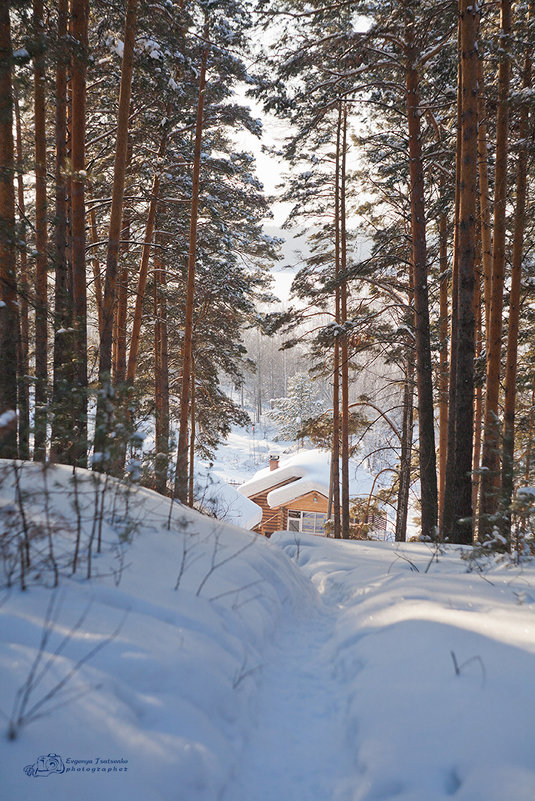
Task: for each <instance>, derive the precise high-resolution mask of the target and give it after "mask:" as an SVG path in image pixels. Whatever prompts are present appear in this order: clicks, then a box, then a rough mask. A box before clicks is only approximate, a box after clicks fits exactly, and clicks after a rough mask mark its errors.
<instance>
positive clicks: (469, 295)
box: [451, 0, 479, 543]
mask: <svg viewBox="0 0 535 801" xmlns="http://www.w3.org/2000/svg"><path fill="white" fill-rule="evenodd" d="M459 14H460V26H461V58H462V68H461V76H462V80H461V86H460V87H459V91H458V104H459V105H460V106H461V108H462V116H461V132H462V145H461V174H460V193H459V236H458V245H459V254H458V257H457V259H458V265H459V281H458V293H459V294H458V297H457V315H458V340H457V372H456V382H457V387H456V392H455V408H454V409H453V410H451V411H452V412H453V414H454V415H455V476H456V482H455V515H454V521H453V529H452V536H451V539H452V540H453V541H454V542H458V543H471V542H472V539H473V534H472V524H473V521H472V446H473V430H474V344H475V341H474V306H473V302H474V281H475V264H476V202H477V156H478V151H477V91H478V89H477V62H478V57H477V38H478V30H479V12H478V11H476V6H474V5H470V3H469V0H460V2H459Z"/></svg>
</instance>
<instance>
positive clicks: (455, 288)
mask: <svg viewBox="0 0 535 801" xmlns="http://www.w3.org/2000/svg"><path fill="white" fill-rule="evenodd" d="M461 67H462V58H461V23H460V20H459V23H458V27H457V88H458V89H457V91H458V98H457V101H458V102H457V137H456V139H457V141H456V147H455V210H454V223H455V228H454V232H453V259H452V273H451V324H450V351H449V352H450V359H449V381H448V438H447V452H446V475H445V481H444V494H443V498H442V506H441V510H440V519H441V524H440V533H441V538H442V539H448V538H449V537H450V536H451V534H452V530H453V527H454V524H455V484H456V481H457V477H456V475H455V429H456V420H455V414H454V409H455V394H456V392H457V350H458V349H457V340H458V336H459V331H458V329H459V325H458V297H459V234H460V232H459V205H460V194H461V187H460V177H461V148H462V103H460V102H459V96H460V98H461V100H462V93H461V92H460V87H461V82H462V68H461Z"/></svg>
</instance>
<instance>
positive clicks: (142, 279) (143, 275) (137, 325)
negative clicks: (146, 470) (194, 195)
mask: <svg viewBox="0 0 535 801" xmlns="http://www.w3.org/2000/svg"><path fill="white" fill-rule="evenodd" d="M166 147H167V136H166V135H164V136H163V137H162V140H161V142H160V147H159V149H158V159H161V158H163V156H164V154H165V150H166ZM159 194H160V174H159V173H158V172H155V173H154V175H153V178H152V187H151V193H150V202H149V212H148V215H147V223H146V226H145V239H144V240H143V249H142V251H141V264H140V265H139V277H138V282H137V290H136V305H135V309H134V321H133V323H132V337H131V339H130V351H129V353H128V369H127V374H126V376H127V380H128V381H130V382H133V381H134V378H135V375H136V368H137V357H138V352H139V340H140V337H141V319H142V315H143V300H144V297H145V288H146V285H147V273H148V268H149V257H150V251H151V245H152V238H153V235H154V223H155V220H156V209H157V208H158V196H159Z"/></svg>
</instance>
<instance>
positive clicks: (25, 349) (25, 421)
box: [13, 86, 30, 459]
mask: <svg viewBox="0 0 535 801" xmlns="http://www.w3.org/2000/svg"><path fill="white" fill-rule="evenodd" d="M13 108H14V111H15V130H16V157H17V203H18V207H19V227H20V230H19V232H18V237H19V240H20V248H19V273H18V280H17V283H18V287H17V290H18V301H19V342H18V355H17V362H18V390H17V399H18V409H19V449H18V452H19V458H20V459H29V458H30V388H29V385H28V374H29V372H30V368H29V345H30V328H29V314H28V296H29V280H28V256H27V252H26V247H27V237H26V203H25V199H24V162H23V158H22V126H21V120H20V107H19V102H18V96H17V91H16V89H15V87H14V86H13Z"/></svg>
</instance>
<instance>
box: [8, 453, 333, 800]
mask: <svg viewBox="0 0 535 801" xmlns="http://www.w3.org/2000/svg"><path fill="white" fill-rule="evenodd" d="M46 481H47V486H48V488H49V490H50V493H51V496H50V498H49V510H48V514H49V518H50V519H51V522H52V521H57V523H58V525H57V529H58V530H57V532H56V537H57V539H58V545H57V548H56V558H57V560H58V562H59V564H60V568H61V573H62V575H61V577H60V583H59V589H58V591H56V592H55V593H54V592H53V591H52V590H51V589H49V588H48V587H47V586H43V582H44V583H45V584H46V585H49V586H50V585H51V583H52V573H51V571H50V569H45V567H46V566H45V562H46V555H47V541H46V538H45V540H43V541H41V540H38V541H37V542H36V543H35V545H34V549H33V550H34V554H33V556H34V558H35V560H36V562H37V561H39V559H40V573H41V577H40V578H37V577H34V579H33V581H31V582H29V586H28V589H27V590H26V591H25V592H20V590H19V589H18V588H17V587H12V588H11V589H10V590H7V589H5V588H4V589H3V591H2V593H1V596H0V598H1V606H0V616H1V618H0V619H1V626H0V631H1V635H0V638H1V646H0V671H1V675H2V681H1V683H0V688H1V689H0V709H2V711H3V713H4V715H7V716H8V717H9V716H10V715H11V712H12V708H13V703H14V699H15V698H16V693H17V690H18V689H19V688H20V687H21V686H22V685H23V683H24V680H25V679H26V677H27V676H28V675H29V673H30V671H31V665H32V662H33V660H34V659H35V657H36V654H37V653H38V650H39V644H40V642H41V640H42V634H43V630H44V629H43V627H44V626H45V625H46V624H45V619H46V616H47V608H49V609H50V606H49V605H50V603H51V599H54V600H53V603H54V607H53V609H52V613H51V616H50V617H51V619H50V621H49V629H50V637H49V641H48V642H46V643H45V645H44V649H43V651H44V653H43V659H42V661H41V664H40V666H39V667H38V670H37V677H38V680H37V681H36V682H35V688H34V690H33V691H32V692H31V694H30V699H29V703H28V704H27V711H29V710H31V708H32V707H33V706H34V705H35V704H36V703H37V704H38V703H39V702H40V701H41V700H42V699H43V698H44V697H46V695H47V694H48V693H49V692H51V691H53V689H54V687H57V686H58V684H59V683H60V682H61V681H62V679H63V678H64V677H65V676H69V675H70V679H69V681H68V683H67V684H66V685H65V687H64V688H59V690H58V691H57V692H56V693H55V694H53V695H52V697H51V699H50V701H49V702H47V703H45V704H44V706H43V707H42V708H39V707H38V708H37V710H36V713H39V712H46V714H44V715H43V716H42V717H38V718H37V719H36V720H34V721H32V722H29V723H28V725H26V726H24V725H23V726H22V727H21V728H20V731H19V732H18V736H17V739H16V740H14V741H12V742H8V741H7V740H5V739H4V740H3V741H2V743H1V746H0V776H2V785H1V788H2V789H1V791H0V797H1V798H2V799H3V800H4V799H5V800H6V801H15V799H17V801H18V799H21V798H24V799H34V798H35V799H40V800H42V799H55V801H63V799H65V800H66V799H69V800H71V799H85V798H88V799H89V798H97V797H98V798H102V799H113V801H119V800H122V799H127V798H128V799H139V800H140V801H160V799H162V800H164V799H165V801H171V799H176V798H180V799H192V801H193V800H194V799H195V800H197V799H199V801H200V799H203V800H204V799H206V801H208V799H210V801H211V800H212V799H215V798H217V797H218V794H219V791H220V789H221V788H222V786H223V785H224V784H225V781H226V779H227V777H228V775H229V774H230V772H231V770H232V769H233V767H234V762H235V760H236V758H237V755H238V754H239V751H240V748H241V745H242V743H243V741H244V738H245V737H246V736H247V735H248V729H249V717H250V713H251V708H252V704H253V701H254V697H255V690H256V685H257V682H258V681H259V673H260V672H261V668H262V665H263V660H264V656H263V654H264V649H265V645H266V642H268V641H269V639H270V638H271V637H272V636H273V633H274V631H275V628H276V626H277V621H278V620H279V619H280V618H281V616H282V615H283V614H291V612H292V609H293V608H294V607H295V606H296V605H299V604H302V603H304V602H306V603H307V604H312V606H314V605H315V603H316V602H317V601H316V600H315V598H316V593H315V591H314V590H313V588H312V587H311V586H310V585H309V583H308V582H307V581H306V579H305V578H304V577H301V576H300V574H299V572H298V571H297V569H296V567H295V566H294V565H293V563H292V562H291V560H289V559H288V558H287V557H286V556H285V555H284V554H283V553H282V552H280V551H278V550H277V549H273V548H270V547H269V545H268V543H267V541H265V540H264V539H263V538H260V537H258V536H256V535H253V534H250V533H247V532H244V531H241V530H239V529H234V528H231V527H229V526H225V525H223V524H221V523H219V522H218V521H215V520H213V519H210V518H205V517H202V516H201V515H199V514H197V513H195V512H191V511H190V510H187V509H184V508H181V507H180V506H178V505H177V504H175V506H174V511H173V522H172V524H171V530H170V531H168V530H167V518H168V511H169V509H168V506H169V504H168V501H166V500H165V499H163V498H161V497H160V496H158V495H156V494H155V493H152V492H150V491H148V490H136V491H133V492H130V493H129V494H128V495H126V494H123V495H121V494H117V492H116V490H117V488H118V487H119V485H118V484H116V482H113V481H111V482H109V484H108V488H107V492H106V496H105V499H104V500H105V509H104V515H103V517H104V523H103V533H102V540H103V552H102V553H101V554H100V555H96V554H95V555H94V557H93V578H92V579H91V580H90V581H88V580H87V579H86V578H85V574H86V567H87V558H86V555H87V545H88V540H89V538H90V536H91V531H92V526H93V519H92V510H94V508H95V497H96V492H97V489H98V484H97V483H96V482H95V479H94V476H92V475H91V474H90V473H87V472H86V471H78V495H79V499H80V503H81V505H82V507H83V512H82V526H83V536H82V543H83V547H82V549H81V554H82V559H81V565H80V568H79V570H78V571H77V573H76V574H75V575H74V576H73V577H71V576H70V575H69V574H70V572H71V569H70V563H69V560H70V556H71V554H72V543H73V536H74V533H75V531H76V519H75V517H74V515H73V511H72V501H73V495H72V479H71V472H70V470H69V469H68V468H62V467H54V468H50V469H49V470H48V471H47V472H46ZM13 483H14V480H13V476H12V473H11V471H8V472H7V474H5V475H4V476H3V483H2V488H1V497H2V501H3V513H4V514H3V518H4V520H9V523H10V525H11V527H12V530H14V529H15V525H16V521H15V519H14V518H13V517H9V518H8V517H7V514H8V511H9V510H10V509H11V510H12V509H13V507H12V506H8V502H9V500H10V498H11V499H13V498H14V497H15V496H14V494H13ZM22 490H23V492H24V493H26V497H25V507H26V516H27V519H28V520H31V519H32V518H33V519H35V520H37V519H41V520H43V519H44V517H45V512H44V508H43V501H42V498H43V491H44V487H43V477H42V474H41V471H40V468H39V467H37V466H33V465H27V466H25V468H24V469H23V472H22ZM127 503H128V507H129V512H128V514H130V516H131V520H132V521H133V522H134V523H135V531H134V533H133V537H132V542H131V543H130V544H124V543H121V538H122V532H123V531H124V523H125V517H126V516H127V513H126V504H127ZM113 506H115V509H113ZM113 512H114V513H115V521H114V520H113V519H112V513H113ZM119 549H120V556H119V555H118V554H119ZM184 549H186V550H185V551H184ZM184 556H185V570H184V571H183V575H182V578H181V581H180V585H179V587H178V589H176V590H175V585H176V583H177V578H178V575H179V573H180V567H181V564H183V558H184ZM217 565H220V567H217ZM214 566H215V569H214ZM121 567H122V572H121ZM2 578H3V582H2V583H3V584H4V585H5V576H3V577H2ZM80 618H83V619H82V622H81V624H80V625H79V627H78V628H76V623H77V621H79V620H80ZM110 638H111V639H110ZM62 642H63V647H62V648H61V649H60V652H59V653H58V654H57V655H54V654H55V651H56V649H57V648H58V646H60V644H61V643H62ZM98 644H101V645H103V647H102V648H101V650H100V651H98V653H96V654H94V655H93V656H92V657H91V658H89V659H88V660H87V662H86V663H85V664H83V665H81V666H80V667H79V669H75V666H76V664H77V663H78V662H79V661H80V660H83V659H84V658H87V657H88V655H89V654H90V653H91V651H92V650H93V649H94V648H95V646H96V645H98ZM43 667H46V668H47V669H45V670H44V671H43V670H42V668H43ZM73 669H74V673H72V671H73ZM40 674H41V675H40ZM71 674H72V675H71ZM69 698H70V701H69V702H68V703H66V704H65V703H64V702H65V701H68V699H69ZM6 728H7V723H6ZM49 754H52V755H59V757H61V760H62V764H63V767H64V768H65V770H64V771H63V772H62V773H51V774H50V775H45V774H44V773H42V772H41V774H39V772H38V774H37V775H33V776H27V775H26V774H25V773H24V772H23V769H24V768H25V767H26V766H30V765H34V766H35V765H37V771H39V765H38V764H37V762H38V759H39V757H46V756H48V755H49ZM97 759H98V760H99V761H98V762H96V760H97ZM102 760H126V761H123V762H111V763H107V762H102ZM76 761H77V762H76ZM40 765H41V767H42V766H43V762H42V761H41V763H40ZM100 767H105V768H106V772H104V771H102V770H98V768H100ZM114 767H116V768H117V771H114V770H113V768H114ZM120 767H122V768H123V770H121V771H120V770H119V768H120ZM93 768H95V770H94V771H93ZM108 768H110V770H109V772H108ZM124 768H127V770H124Z"/></svg>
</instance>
